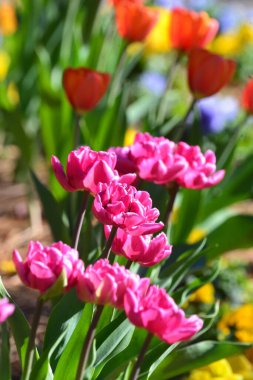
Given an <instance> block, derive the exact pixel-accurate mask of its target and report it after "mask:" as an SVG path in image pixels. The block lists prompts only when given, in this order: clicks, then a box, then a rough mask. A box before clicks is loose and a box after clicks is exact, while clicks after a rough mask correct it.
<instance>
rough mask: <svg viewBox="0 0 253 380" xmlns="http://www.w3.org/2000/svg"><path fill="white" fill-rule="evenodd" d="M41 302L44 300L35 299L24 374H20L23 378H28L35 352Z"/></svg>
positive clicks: (26, 379)
mask: <svg viewBox="0 0 253 380" xmlns="http://www.w3.org/2000/svg"><path fill="white" fill-rule="evenodd" d="M43 302H44V301H43V299H42V298H41V297H39V298H38V300H37V304H36V308H35V311H34V316H33V321H32V326H31V331H30V336H29V340H28V345H27V349H26V355H25V366H24V374H23V376H22V379H23V380H28V379H29V378H30V374H31V371H32V365H33V359H34V352H35V338H36V331H37V327H38V324H39V320H40V315H41V310H42V306H43Z"/></svg>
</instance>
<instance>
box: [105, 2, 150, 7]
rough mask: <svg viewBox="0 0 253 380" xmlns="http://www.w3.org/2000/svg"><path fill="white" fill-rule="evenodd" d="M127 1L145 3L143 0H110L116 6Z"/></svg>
mask: <svg viewBox="0 0 253 380" xmlns="http://www.w3.org/2000/svg"><path fill="white" fill-rule="evenodd" d="M126 2H129V3H135V4H143V0H109V3H110V4H111V5H112V6H114V7H117V6H118V5H121V4H124V3H126Z"/></svg>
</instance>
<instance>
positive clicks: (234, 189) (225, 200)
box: [199, 155, 253, 221]
mask: <svg viewBox="0 0 253 380" xmlns="http://www.w3.org/2000/svg"><path fill="white" fill-rule="evenodd" d="M252 178H253V155H249V156H248V157H246V159H245V160H243V161H242V162H241V163H240V165H238V166H237V168H236V169H235V171H234V172H233V173H232V174H231V173H227V174H226V176H225V179H224V180H223V181H222V182H221V183H220V184H219V185H218V186H215V188H213V189H209V190H205V200H204V202H203V204H202V208H201V212H200V214H199V220H200V221H203V220H205V219H206V218H208V217H209V216H210V215H211V214H212V213H214V212H215V211H219V210H221V209H222V208H224V207H227V206H229V205H231V204H233V203H236V202H239V201H242V200H245V199H250V198H251V197H252Z"/></svg>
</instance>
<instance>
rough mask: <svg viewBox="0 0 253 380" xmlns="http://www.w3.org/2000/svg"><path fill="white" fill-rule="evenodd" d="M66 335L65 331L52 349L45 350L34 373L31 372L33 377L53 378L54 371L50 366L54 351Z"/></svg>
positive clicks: (43, 379)
mask: <svg viewBox="0 0 253 380" xmlns="http://www.w3.org/2000/svg"><path fill="white" fill-rule="evenodd" d="M64 336H65V332H63V333H62V334H61V335H60V336H59V338H58V339H57V340H56V341H55V343H54V344H53V346H52V347H51V348H50V349H47V350H46V351H44V352H43V354H42V355H41V357H40V358H39V360H38V361H37V362H36V364H35V366H34V368H33V370H32V373H31V376H30V377H31V379H36V380H53V372H52V369H51V367H50V358H51V356H52V354H53V352H54V351H55V350H56V348H57V347H58V346H59V344H60V343H61V341H62V339H63V338H64Z"/></svg>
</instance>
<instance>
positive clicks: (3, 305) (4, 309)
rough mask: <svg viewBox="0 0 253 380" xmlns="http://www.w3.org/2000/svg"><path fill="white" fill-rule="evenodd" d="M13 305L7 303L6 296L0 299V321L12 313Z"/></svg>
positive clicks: (3, 320)
mask: <svg viewBox="0 0 253 380" xmlns="http://www.w3.org/2000/svg"><path fill="white" fill-rule="evenodd" d="M14 310H15V306H14V305H13V304H11V303H9V301H8V299H7V298H3V299H1V300H0V323H3V322H5V321H6V319H7V318H8V317H9V316H10V315H12V314H13V313H14Z"/></svg>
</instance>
